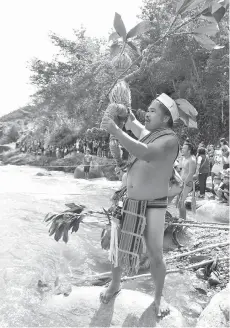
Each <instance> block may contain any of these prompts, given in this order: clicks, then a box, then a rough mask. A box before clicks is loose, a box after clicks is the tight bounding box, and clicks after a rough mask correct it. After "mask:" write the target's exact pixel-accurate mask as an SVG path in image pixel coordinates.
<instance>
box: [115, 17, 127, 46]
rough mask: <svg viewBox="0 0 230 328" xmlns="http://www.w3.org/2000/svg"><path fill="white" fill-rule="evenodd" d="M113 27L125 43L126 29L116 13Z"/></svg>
mask: <svg viewBox="0 0 230 328" xmlns="http://www.w3.org/2000/svg"><path fill="white" fill-rule="evenodd" d="M113 26H114V28H115V31H116V32H117V34H118V35H119V36H120V37H121V38H122V39H123V41H125V40H126V28H125V24H124V22H123V20H122V18H121V15H119V14H118V13H115V17H114V21H113Z"/></svg>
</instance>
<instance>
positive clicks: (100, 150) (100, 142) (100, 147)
mask: <svg viewBox="0 0 230 328" xmlns="http://www.w3.org/2000/svg"><path fill="white" fill-rule="evenodd" d="M101 153H102V141H101V140H99V142H98V148H97V156H98V157H101Z"/></svg>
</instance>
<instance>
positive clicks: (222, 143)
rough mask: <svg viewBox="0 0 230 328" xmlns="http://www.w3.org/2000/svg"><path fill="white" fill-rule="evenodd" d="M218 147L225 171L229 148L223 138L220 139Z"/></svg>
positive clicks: (227, 163)
mask: <svg viewBox="0 0 230 328" xmlns="http://www.w3.org/2000/svg"><path fill="white" fill-rule="evenodd" d="M220 146H221V151H222V163H223V169H224V170H227V169H228V168H229V146H228V142H227V140H226V139H225V138H221V139H220Z"/></svg>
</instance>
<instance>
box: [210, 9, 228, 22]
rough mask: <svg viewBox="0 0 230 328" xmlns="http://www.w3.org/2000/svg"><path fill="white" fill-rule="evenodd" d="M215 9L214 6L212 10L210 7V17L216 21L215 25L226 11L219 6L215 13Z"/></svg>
mask: <svg viewBox="0 0 230 328" xmlns="http://www.w3.org/2000/svg"><path fill="white" fill-rule="evenodd" d="M215 9H217V6H215V7H214V8H213V7H212V15H213V17H214V18H215V20H216V21H217V23H219V22H220V21H221V19H222V18H223V17H224V15H225V12H226V9H225V8H224V7H222V6H220V7H219V8H218V9H217V10H216V11H215Z"/></svg>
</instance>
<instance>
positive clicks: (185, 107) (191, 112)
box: [175, 98, 198, 120]
mask: <svg viewBox="0 0 230 328" xmlns="http://www.w3.org/2000/svg"><path fill="white" fill-rule="evenodd" d="M175 103H176V104H177V107H178V108H179V109H180V110H181V111H183V112H184V113H185V114H186V115H188V116H190V117H191V118H192V119H194V120H195V117H196V116H197V115H198V112H197V110H196V108H195V107H194V106H193V105H192V104H190V102H189V101H188V100H186V99H183V98H179V99H176V100H175Z"/></svg>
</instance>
